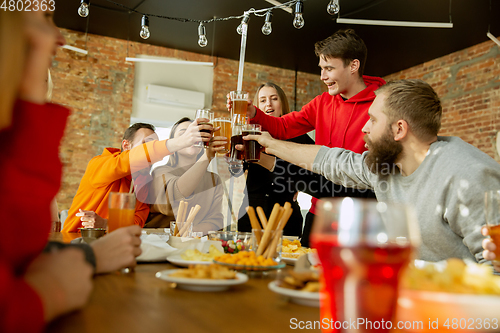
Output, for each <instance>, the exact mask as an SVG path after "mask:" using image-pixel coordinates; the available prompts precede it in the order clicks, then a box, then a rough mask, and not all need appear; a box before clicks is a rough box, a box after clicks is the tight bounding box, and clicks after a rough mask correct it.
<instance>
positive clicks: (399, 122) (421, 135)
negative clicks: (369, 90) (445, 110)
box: [245, 80, 500, 263]
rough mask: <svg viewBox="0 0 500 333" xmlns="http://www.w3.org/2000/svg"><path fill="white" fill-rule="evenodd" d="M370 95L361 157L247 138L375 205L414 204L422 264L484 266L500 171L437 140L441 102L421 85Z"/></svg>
mask: <svg viewBox="0 0 500 333" xmlns="http://www.w3.org/2000/svg"><path fill="white" fill-rule="evenodd" d="M375 93H376V95H377V97H376V98H375V101H374V102H373V104H372V106H371V107H370V109H369V111H368V114H369V116H370V119H369V120H368V122H367V123H366V125H365V126H364V127H363V132H364V133H365V134H366V135H365V142H366V147H367V148H368V151H367V152H364V153H363V154H356V153H354V152H352V151H349V150H345V149H341V148H327V147H322V146H313V145H300V144H295V143H292V142H285V141H279V140H276V139H273V138H272V137H271V136H270V135H269V134H267V133H263V135H260V136H259V135H249V136H247V137H245V139H252V140H257V141H259V143H260V144H261V145H262V146H264V147H265V148H266V152H267V153H268V154H273V155H276V156H278V157H280V158H282V159H284V160H286V161H289V162H291V163H294V164H297V165H299V166H301V167H303V168H306V169H308V170H312V171H314V172H317V173H320V174H322V175H323V176H325V177H326V178H327V179H329V180H331V181H333V182H334V183H337V184H342V185H343V186H346V187H354V188H357V189H373V190H374V191H375V195H376V196H377V200H379V201H385V202H396V203H406V204H409V205H412V206H413V207H414V208H415V211H416V213H417V218H418V222H419V225H420V232H421V235H422V245H421V247H420V249H419V259H422V260H428V261H439V260H445V259H448V258H452V257H456V258H463V259H466V258H467V259H472V260H474V261H477V262H479V263H482V262H485V261H486V259H485V258H484V256H483V252H482V251H483V249H482V244H481V243H482V240H483V238H484V237H483V236H482V235H481V226H483V225H484V224H485V216H484V193H485V192H486V191H488V190H497V189H500V164H498V163H497V162H496V161H495V160H493V159H492V158H491V157H489V156H488V155H486V154H485V153H483V152H481V151H480V150H479V149H477V148H475V147H473V146H471V145H470V144H468V143H466V142H464V141H462V140H461V139H460V138H458V137H441V136H438V135H437V134H438V131H439V129H440V127H441V115H442V107H441V102H440V100H439V97H438V95H437V94H436V92H435V91H434V90H433V89H432V87H431V86H430V85H429V84H427V83H425V82H424V81H421V80H401V81H393V82H390V83H388V84H386V85H385V86H382V87H381V88H379V89H378V90H377V91H376V92H375ZM487 254H489V252H488V251H485V254H484V255H487ZM487 257H489V256H487Z"/></svg>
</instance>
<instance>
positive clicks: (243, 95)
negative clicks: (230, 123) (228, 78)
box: [229, 91, 248, 124]
mask: <svg viewBox="0 0 500 333" xmlns="http://www.w3.org/2000/svg"><path fill="white" fill-rule="evenodd" d="M229 96H230V97H231V103H232V106H231V119H234V116H239V117H240V118H239V119H241V121H242V122H241V123H240V124H246V123H247V107H248V93H247V92H244V91H231V92H230V93H229Z"/></svg>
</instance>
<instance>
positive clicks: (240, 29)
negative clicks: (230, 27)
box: [236, 12, 250, 35]
mask: <svg viewBox="0 0 500 333" xmlns="http://www.w3.org/2000/svg"><path fill="white" fill-rule="evenodd" d="M248 21H250V13H248V12H245V15H244V16H243V18H242V19H241V23H240V25H239V26H238V28H236V32H238V34H239V35H241V34H242V33H243V30H244V29H246V28H247V26H248Z"/></svg>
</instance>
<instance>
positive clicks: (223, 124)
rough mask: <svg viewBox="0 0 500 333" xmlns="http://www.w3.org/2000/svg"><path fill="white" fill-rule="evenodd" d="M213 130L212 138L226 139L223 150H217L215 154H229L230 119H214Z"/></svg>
mask: <svg viewBox="0 0 500 333" xmlns="http://www.w3.org/2000/svg"><path fill="white" fill-rule="evenodd" d="M214 128H215V131H214V137H216V136H223V137H225V138H226V139H227V142H226V143H225V144H224V149H222V150H219V151H218V152H217V153H221V154H226V153H229V150H230V148H231V141H230V140H231V119H230V118H228V117H218V118H216V119H214Z"/></svg>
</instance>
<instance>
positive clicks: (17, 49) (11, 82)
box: [0, 10, 28, 130]
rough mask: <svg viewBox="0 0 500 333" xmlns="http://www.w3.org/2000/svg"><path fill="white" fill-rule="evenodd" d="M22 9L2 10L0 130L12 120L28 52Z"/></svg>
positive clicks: (0, 19) (0, 12) (0, 20)
mask: <svg viewBox="0 0 500 333" xmlns="http://www.w3.org/2000/svg"><path fill="white" fill-rule="evenodd" d="M24 25H25V22H24V19H23V13H22V12H21V11H19V12H18V11H12V12H9V11H3V10H0V130H2V129H3V128H5V127H8V126H9V125H10V124H11V122H12V110H13V108H14V102H15V100H16V98H17V95H18V92H19V85H20V83H21V79H22V75H23V71H24V66H25V58H26V52H27V50H28V47H27V45H28V44H27V40H26V37H25V35H24V31H25V29H24Z"/></svg>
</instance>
